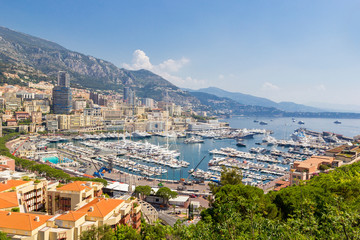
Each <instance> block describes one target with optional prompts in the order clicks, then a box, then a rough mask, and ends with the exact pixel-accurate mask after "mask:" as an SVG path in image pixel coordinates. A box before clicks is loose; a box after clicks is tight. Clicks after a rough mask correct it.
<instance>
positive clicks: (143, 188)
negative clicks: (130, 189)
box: [135, 186, 152, 199]
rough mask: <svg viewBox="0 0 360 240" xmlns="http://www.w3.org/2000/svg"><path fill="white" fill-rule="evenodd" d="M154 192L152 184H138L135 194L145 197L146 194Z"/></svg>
mask: <svg viewBox="0 0 360 240" xmlns="http://www.w3.org/2000/svg"><path fill="white" fill-rule="evenodd" d="M151 193H152V189H151V187H150V186H136V188H135V194H136V195H137V196H138V198H141V199H144V198H145V197H146V196H149V195H150V194H151Z"/></svg>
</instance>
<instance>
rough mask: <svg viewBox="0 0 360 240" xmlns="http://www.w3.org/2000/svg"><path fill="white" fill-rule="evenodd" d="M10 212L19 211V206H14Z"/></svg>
mask: <svg viewBox="0 0 360 240" xmlns="http://www.w3.org/2000/svg"><path fill="white" fill-rule="evenodd" d="M11 211H12V212H20V208H18V207H14V208H12V209H11Z"/></svg>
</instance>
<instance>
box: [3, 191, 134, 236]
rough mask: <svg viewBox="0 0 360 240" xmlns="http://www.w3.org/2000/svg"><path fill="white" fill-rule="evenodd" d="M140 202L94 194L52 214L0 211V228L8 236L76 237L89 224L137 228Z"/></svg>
mask: <svg viewBox="0 0 360 240" xmlns="http://www.w3.org/2000/svg"><path fill="white" fill-rule="evenodd" d="M140 206H141V205H140V204H139V203H138V202H137V200H131V201H128V200H126V201H125V200H121V199H107V198H95V199H94V200H93V201H91V202H89V203H88V204H87V205H85V206H84V207H82V208H81V209H79V210H77V211H67V212H65V213H64V214H62V215H60V214H58V215H55V216H51V215H41V214H29V213H16V212H8V211H0V231H3V232H5V233H7V235H8V236H9V237H10V238H12V239H26V240H65V239H66V240H78V239H79V237H80V236H81V233H82V232H83V231H87V230H89V229H91V228H92V227H93V226H94V227H98V226H102V225H105V224H107V225H109V226H111V227H112V228H115V227H116V226H118V225H121V224H127V225H130V226H132V227H133V228H135V229H139V228H140V224H141V221H140V218H141V207H140Z"/></svg>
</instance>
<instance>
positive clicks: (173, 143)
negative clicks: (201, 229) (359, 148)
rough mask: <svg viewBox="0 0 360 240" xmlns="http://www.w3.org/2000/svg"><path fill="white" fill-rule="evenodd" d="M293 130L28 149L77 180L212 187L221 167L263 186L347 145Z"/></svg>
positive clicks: (81, 138) (129, 137)
mask: <svg viewBox="0 0 360 240" xmlns="http://www.w3.org/2000/svg"><path fill="white" fill-rule="evenodd" d="M290 122H292V121H291V120H290ZM254 124H257V123H254ZM295 124H296V123H295ZM269 126H271V121H269V124H268V125H267V126H266V127H267V128H268V127H269ZM295 126H296V127H297V128H296V129H295V130H294V131H293V132H291V133H286V135H285V134H284V130H283V131H282V132H277V131H273V130H271V129H270V128H268V129H262V128H234V127H228V128H222V129H214V130H207V131H186V132H172V133H171V134H170V133H142V132H136V134H134V133H132V134H130V133H119V132H102V133H95V134H75V135H74V134H73V135H69V136H66V135H47V136H40V135H39V136H37V137H32V138H31V139H30V140H29V144H28V146H30V147H32V148H35V149H36V150H35V153H34V157H33V159H34V160H36V161H42V162H45V163H47V164H52V165H53V166H54V167H55V166H56V167H61V168H63V169H65V170H66V171H68V172H72V173H73V174H75V175H77V176H91V177H92V176H96V177H99V176H100V177H108V178H109V174H110V173H111V174H112V175H113V174H114V173H116V174H118V175H119V176H120V175H122V174H130V175H134V176H137V177H138V178H143V179H158V180H159V181H164V182H165V181H169V182H171V181H175V182H176V181H179V180H180V179H184V180H186V181H190V180H191V181H192V180H193V181H198V182H204V181H215V182H218V181H219V179H220V174H221V171H222V167H226V168H236V169H239V170H241V174H242V175H243V183H244V184H248V185H253V186H264V185H267V184H268V183H270V182H272V181H275V180H276V179H279V178H283V177H284V176H286V175H287V173H288V172H289V169H290V167H291V165H292V163H293V162H294V161H302V160H305V159H307V158H308V157H309V156H312V155H323V154H324V152H325V151H326V150H327V149H329V148H332V147H334V146H338V145H342V144H346V143H348V142H350V141H351V140H352V139H351V138H349V137H345V136H343V135H342V134H337V133H331V132H328V131H326V132H317V131H314V130H310V129H307V128H305V127H302V126H301V127H299V126H298V125H295ZM283 134H284V135H283ZM169 135H172V137H169ZM281 135H283V136H285V137H283V138H282V137H281ZM279 136H280V137H279ZM239 142H241V143H242V144H243V145H242V146H239V144H238V143H239ZM31 143H35V145H33V144H31ZM51 159H53V160H54V161H53V160H51ZM95 166H96V167H95ZM94 167H95V168H94ZM100 169H101V171H99V170H100ZM109 169H110V171H109ZM109 179H117V178H116V177H115V178H109Z"/></svg>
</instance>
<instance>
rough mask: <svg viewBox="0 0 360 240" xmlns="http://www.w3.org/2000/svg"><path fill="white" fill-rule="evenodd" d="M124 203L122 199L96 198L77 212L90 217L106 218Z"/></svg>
mask: <svg viewBox="0 0 360 240" xmlns="http://www.w3.org/2000/svg"><path fill="white" fill-rule="evenodd" d="M123 202H125V201H124V200H120V199H110V198H96V199H94V200H93V201H91V202H90V203H88V204H86V205H85V206H83V207H82V208H80V209H79V210H77V211H78V212H84V213H87V215H88V216H89V217H105V216H106V215H108V214H109V213H110V212H111V211H113V210H114V209H115V208H116V207H118V206H119V205H120V204H122V203H123Z"/></svg>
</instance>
